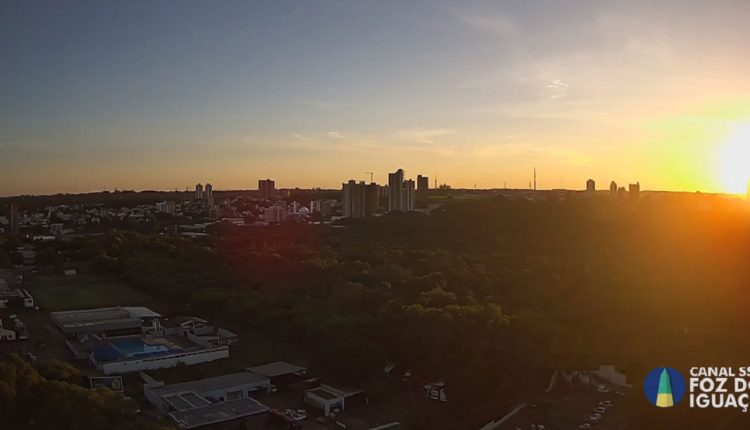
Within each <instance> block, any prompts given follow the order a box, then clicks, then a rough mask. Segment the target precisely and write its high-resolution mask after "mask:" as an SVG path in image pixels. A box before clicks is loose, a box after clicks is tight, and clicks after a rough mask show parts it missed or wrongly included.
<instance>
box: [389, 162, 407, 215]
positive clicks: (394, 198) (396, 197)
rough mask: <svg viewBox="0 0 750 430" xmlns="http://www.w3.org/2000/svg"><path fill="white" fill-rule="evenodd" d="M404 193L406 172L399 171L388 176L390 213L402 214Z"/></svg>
mask: <svg viewBox="0 0 750 430" xmlns="http://www.w3.org/2000/svg"><path fill="white" fill-rule="evenodd" d="M403 193H404V171H403V169H398V170H396V171H395V172H393V173H389V174H388V211H389V212H401V211H402V210H403V209H401V201H402V200H403V197H402V195H403Z"/></svg>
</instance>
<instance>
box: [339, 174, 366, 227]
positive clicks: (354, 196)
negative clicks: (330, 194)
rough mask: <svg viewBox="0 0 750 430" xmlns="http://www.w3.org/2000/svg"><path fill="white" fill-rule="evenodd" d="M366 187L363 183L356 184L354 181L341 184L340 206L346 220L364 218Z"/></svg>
mask: <svg viewBox="0 0 750 430" xmlns="http://www.w3.org/2000/svg"><path fill="white" fill-rule="evenodd" d="M366 190H367V186H366V185H365V183H364V182H359V183H357V182H356V181H355V180H354V179H352V180H350V181H349V182H347V183H345V184H342V186H341V204H342V207H343V210H342V215H343V216H344V217H347V218H350V217H351V218H364V217H365V204H366V200H365V195H366Z"/></svg>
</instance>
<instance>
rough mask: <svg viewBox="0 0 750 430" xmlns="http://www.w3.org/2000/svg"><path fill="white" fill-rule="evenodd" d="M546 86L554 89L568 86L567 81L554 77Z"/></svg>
mask: <svg viewBox="0 0 750 430" xmlns="http://www.w3.org/2000/svg"><path fill="white" fill-rule="evenodd" d="M547 88H552V89H555V90H559V89H563V88H568V83H567V82H564V81H563V80H562V79H555V80H554V81H552V82H550V83H549V84H547Z"/></svg>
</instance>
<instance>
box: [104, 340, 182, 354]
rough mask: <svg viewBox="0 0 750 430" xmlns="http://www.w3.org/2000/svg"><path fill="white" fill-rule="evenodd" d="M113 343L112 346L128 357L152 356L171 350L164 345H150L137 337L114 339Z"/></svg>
mask: <svg viewBox="0 0 750 430" xmlns="http://www.w3.org/2000/svg"><path fill="white" fill-rule="evenodd" d="M111 343H112V346H114V347H115V348H117V349H118V350H120V352H122V354H123V355H125V356H127V357H133V356H136V355H151V354H157V353H160V352H166V351H169V350H170V349H169V348H168V347H166V346H164V345H158V344H157V345H149V344H147V343H145V342H144V341H143V340H141V339H140V338H137V337H134V338H129V339H114V340H112V341H111Z"/></svg>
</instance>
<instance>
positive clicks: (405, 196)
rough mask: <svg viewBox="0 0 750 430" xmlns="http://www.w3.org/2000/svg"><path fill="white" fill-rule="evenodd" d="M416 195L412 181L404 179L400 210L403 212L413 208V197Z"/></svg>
mask: <svg viewBox="0 0 750 430" xmlns="http://www.w3.org/2000/svg"><path fill="white" fill-rule="evenodd" d="M415 195H416V187H415V186H414V181H413V180H411V179H409V180H408V181H404V186H403V189H402V190H401V210H402V211H404V212H410V211H413V210H414V197H415Z"/></svg>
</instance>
